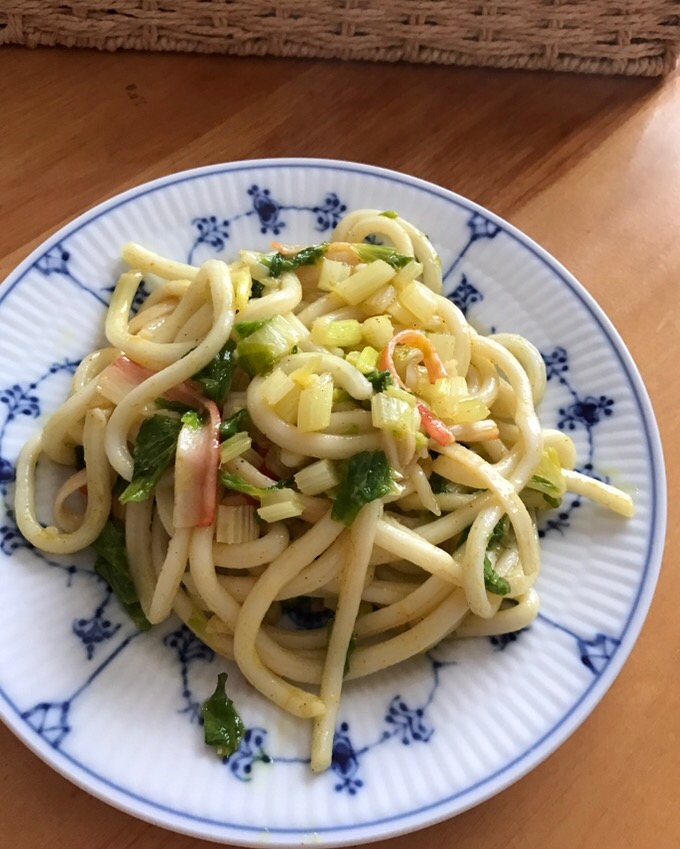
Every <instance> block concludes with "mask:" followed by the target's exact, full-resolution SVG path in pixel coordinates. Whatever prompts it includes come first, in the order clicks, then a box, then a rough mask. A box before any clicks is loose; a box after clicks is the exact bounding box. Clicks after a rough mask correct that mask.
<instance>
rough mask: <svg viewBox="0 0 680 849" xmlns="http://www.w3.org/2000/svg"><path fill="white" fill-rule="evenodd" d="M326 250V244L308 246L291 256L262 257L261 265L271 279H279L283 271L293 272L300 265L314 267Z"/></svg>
mask: <svg viewBox="0 0 680 849" xmlns="http://www.w3.org/2000/svg"><path fill="white" fill-rule="evenodd" d="M327 250H328V243H327V242H324V243H323V244H321V245H310V246H309V247H307V248H303V249H302V250H301V251H298V252H297V253H296V254H292V255H291V256H286V255H285V254H282V253H275V254H274V255H273V256H263V257H262V264H263V265H265V266H266V267H267V268H268V269H269V273H270V274H271V276H272V277H280V276H281V275H282V274H283V272H284V271H295V269H296V268H299V267H300V266H301V265H314V264H315V263H317V262H318V261H319V260H320V259H321V257H322V256H323V255H324V254H325V253H326V251H327Z"/></svg>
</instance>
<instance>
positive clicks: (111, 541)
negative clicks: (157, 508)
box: [92, 519, 151, 631]
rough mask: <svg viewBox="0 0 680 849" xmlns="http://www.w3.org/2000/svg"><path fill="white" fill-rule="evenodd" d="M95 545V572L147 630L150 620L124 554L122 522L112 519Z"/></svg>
mask: <svg viewBox="0 0 680 849" xmlns="http://www.w3.org/2000/svg"><path fill="white" fill-rule="evenodd" d="M92 548H94V550H95V551H96V552H97V559H96V561H95V564H94V570H95V572H96V573H97V574H98V575H99V577H100V578H101V579H102V580H104V581H106V583H107V584H108V585H109V586H110V587H111V589H112V590H113V592H114V593H115V595H116V598H117V599H118V601H119V602H120V603H121V605H122V607H123V608H124V609H125V612H126V613H127V614H128V616H129V617H130V619H132V621H133V622H134V623H135V625H136V626H137V627H138V628H139V630H140V631H148V630H149V628H151V623H150V622H149V620H148V619H147V618H146V616H145V615H144V611H143V610H142V605H141V604H140V603H139V596H138V595H137V590H136V589H135V584H134V581H133V580H132V575H131V574H130V567H129V565H128V561H127V555H126V554H125V531H124V530H123V527H122V525H119V524H118V523H117V522H114V521H113V520H112V519H109V521H108V522H107V523H106V524H105V525H104V528H103V530H102V532H101V533H100V534H99V536H98V537H97V539H96V540H95V541H94V542H93V543H92Z"/></svg>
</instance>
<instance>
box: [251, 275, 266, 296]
mask: <svg viewBox="0 0 680 849" xmlns="http://www.w3.org/2000/svg"><path fill="white" fill-rule="evenodd" d="M263 292H264V283H260V281H259V280H253V285H252V287H251V289H250V300H251V301H253V300H255V299H257V298H261V297H262V293H263Z"/></svg>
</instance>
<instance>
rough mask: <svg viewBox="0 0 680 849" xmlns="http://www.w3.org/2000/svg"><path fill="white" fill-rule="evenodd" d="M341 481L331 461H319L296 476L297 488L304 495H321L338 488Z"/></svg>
mask: <svg viewBox="0 0 680 849" xmlns="http://www.w3.org/2000/svg"><path fill="white" fill-rule="evenodd" d="M339 481H340V478H339V477H338V473H337V472H336V470H335V466H334V465H333V463H331V461H330V460H319V461H318V462H317V463H312V464H311V465H309V466H306V467H305V468H304V469H302V470H301V471H299V472H298V473H297V474H296V475H295V483H296V484H297V488H298V489H299V490H300V492H301V493H303V495H319V494H320V493H322V492H328V490H329V489H333V487H335V486H337V485H338V483H339Z"/></svg>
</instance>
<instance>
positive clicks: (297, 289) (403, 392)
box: [16, 210, 633, 771]
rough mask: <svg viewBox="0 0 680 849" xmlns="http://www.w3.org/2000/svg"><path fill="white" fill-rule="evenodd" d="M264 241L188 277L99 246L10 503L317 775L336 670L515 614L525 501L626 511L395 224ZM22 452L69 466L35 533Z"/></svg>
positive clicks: (501, 627) (345, 225)
mask: <svg viewBox="0 0 680 849" xmlns="http://www.w3.org/2000/svg"><path fill="white" fill-rule="evenodd" d="M367 237H371V238H370V239H369V241H368V242H367V241H366V239H367ZM375 242H382V246H381V245H380V244H374V243H375ZM274 247H275V248H276V250H275V252H272V253H267V254H260V253H256V252H253V251H247V250H245V251H242V252H241V254H240V257H239V259H237V260H236V261H235V262H232V263H231V264H228V263H226V262H223V261H221V260H217V259H211V260H209V261H207V262H205V263H204V264H203V265H202V266H201V267H200V268H198V267H194V266H191V265H185V264H182V263H178V262H174V261H172V260H169V259H165V258H164V257H161V256H158V255H156V254H153V253H151V252H150V251H148V250H146V249H145V248H143V247H141V246H139V245H136V244H128V245H126V246H125V247H124V248H123V251H122V255H123V259H124V260H125V261H126V262H127V264H128V265H129V267H130V269H131V270H130V271H128V272H126V273H124V274H123V275H122V276H121V278H120V280H119V282H118V285H117V286H116V288H115V292H114V294H113V298H112V301H111V305H110V307H109V309H108V312H107V315H106V325H105V331H106V338H107V340H108V347H105V348H102V349H101V350H98V351H95V352H93V353H91V354H90V355H89V356H87V357H85V359H83V361H82V362H81V363H80V365H79V367H78V369H77V371H76V373H75V376H74V378H73V385H72V391H71V394H70V396H69V398H68V400H67V401H65V403H64V404H63V405H62V406H61V407H60V408H59V409H58V410H57V412H56V413H54V415H53V416H52V418H51V419H50V420H49V421H48V422H47V424H46V425H45V427H44V428H43V429H42V431H41V432H39V433H37V434H36V435H35V436H33V437H32V438H31V439H30V440H29V441H28V443H27V444H26V446H25V447H24V449H23V451H22V453H21V457H20V459H19V463H18V469H17V489H16V512H17V519H18V523H19V527H20V528H21V531H22V532H23V534H24V535H25V536H26V538H27V539H28V540H30V542H31V543H33V544H34V545H35V546H36V547H38V548H40V549H42V550H44V551H47V552H53V553H57V554H70V553H73V552H76V551H79V550H80V549H83V548H85V547H87V546H89V545H92V544H94V545H95V548H96V549H97V552H98V554H100V555H101V554H102V552H103V554H104V560H106V557H107V554H106V548H107V545H113V542H112V540H114V539H115V533H116V532H118V533H119V534H120V538H121V539H123V538H124V546H122V547H121V551H120V552H119V553H118V561H117V563H118V565H119V566H120V561H121V559H122V561H123V569H126V568H128V567H129V572H130V574H131V577H132V580H133V582H134V587H133V588H132V590H133V594H134V593H136V599H138V603H139V605H141V608H140V611H141V612H140V615H141V617H142V619H143V620H144V622H145V623H147V622H148V623H151V624H152V625H153V624H156V623H159V622H162V621H163V620H164V619H166V618H167V617H168V616H170V615H171V614H172V612H173V611H174V613H175V614H177V616H179V618H180V619H181V620H183V622H184V623H186V625H187V626H188V627H189V628H191V629H192V630H193V631H194V633H196V635H197V636H198V637H199V638H200V639H201V640H203V641H204V642H205V643H207V644H208V645H209V646H210V647H212V648H213V649H214V650H215V651H216V652H219V653H220V654H221V655H223V656H224V657H226V658H228V659H230V660H234V661H235V662H236V663H237V664H238V667H239V669H240V670H241V672H242V673H243V675H244V676H245V677H246V678H247V679H248V681H249V682H250V683H251V684H252V685H253V686H254V687H255V688H256V689H257V690H259V691H260V693H262V694H263V695H264V696H265V697H266V698H268V699H270V700H271V701H273V702H275V703H276V704H277V705H278V706H279V707H281V708H283V709H284V710H285V711H288V712H289V713H291V714H293V715H295V716H298V717H302V718H305V719H310V720H312V721H313V731H312V756H311V762H312V768H313V769H314V770H317V771H318V770H323V769H325V768H327V767H328V766H329V764H330V760H331V754H332V742H333V733H334V729H335V722H336V716H337V711H338V704H339V699H340V693H341V689H342V686H343V682H344V681H345V680H352V679H355V678H360V677H363V676H366V675H371V674H373V673H375V672H378V671H380V670H382V669H386V668H387V667H390V666H393V665H395V664H398V663H400V662H402V661H404V660H406V659H408V658H410V657H413V656H414V655H417V654H419V653H421V652H424V651H426V650H428V649H430V648H431V647H432V646H434V645H435V644H436V643H438V642H439V641H440V640H442V639H444V638H446V637H475V636H482V635H487V636H488V635H493V634H500V633H507V632H511V631H515V630H518V629H520V628H523V627H525V626H526V625H528V624H529V623H530V622H531V621H532V620H533V619H534V617H535V616H536V614H537V611H538V608H539V598H538V594H537V592H536V590H535V588H534V584H535V581H536V578H537V577H538V573H539V564H540V552H539V545H538V534H537V520H536V517H537V514H538V513H539V512H540V511H541V510H546V509H551V508H553V507H556V506H558V505H559V502H560V499H561V498H562V496H563V495H564V493H565V492H566V491H571V492H574V493H578V494H581V495H584V496H587V497H589V498H592V499H594V500H595V501H598V502H600V503H601V504H603V505H605V506H606V507H608V508H611V509H612V510H615V511H617V512H618V513H621V514H623V515H625V516H630V515H632V512H633V505H632V501H631V499H630V498H629V497H628V496H627V495H626V494H624V493H623V492H621V491H619V490H617V489H615V488H613V487H611V486H609V485H607V484H605V483H602V482H600V481H597V480H595V479H593V478H591V477H586V476H584V475H583V474H581V473H579V472H576V471H574V466H575V463H576V452H575V448H574V445H573V443H572V441H571V440H570V439H569V438H568V437H567V436H566V435H565V434H564V433H562V432H560V431H557V430H550V429H544V428H542V427H541V424H540V423H539V420H538V417H537V414H536V405H537V404H538V403H539V401H540V400H541V397H542V395H543V392H544V388H545V368H544V364H543V360H542V358H541V356H540V354H539V352H538V351H537V350H536V348H534V346H533V345H532V344H531V343H530V342H528V341H527V340H526V339H524V338H522V337H521V336H518V335H514V334H510V333H498V334H493V335H491V336H483V335H480V333H478V332H476V331H475V330H474V329H473V328H472V327H471V326H470V324H469V323H468V322H467V320H466V318H465V316H464V315H463V313H462V312H461V311H460V310H459V309H458V308H457V307H456V306H455V305H454V304H453V303H452V302H451V301H450V300H448V299H447V298H446V297H444V296H443V295H442V294H441V292H442V276H441V263H440V261H439V257H438V256H437V254H436V252H435V250H434V248H433V247H432V245H431V244H430V242H429V241H428V239H427V238H426V237H425V236H424V235H423V233H421V232H420V231H419V230H418V229H417V228H416V227H414V226H413V225H412V224H410V223H409V222H407V221H405V220H404V219H402V218H401V217H399V216H397V215H396V214H395V213H380V212H379V211H377V210H359V211H356V212H353V213H351V214H349V215H347V216H346V217H345V218H344V219H343V220H341V221H340V223H339V224H338V226H337V228H336V230H335V232H334V233H333V236H332V241H331V242H329V243H325V244H323V245H316V246H306V247H305V246H283V245H275V246H274ZM143 275H144V276H145V279H147V280H154V281H155V286H154V287H153V290H152V293H151V294H150V295H149V296H148V297H146V299H145V300H144V302H143V303H142V305H141V307H140V308H139V310H138V311H137V312H136V313H134V311H133V301H134V299H135V295H136V294H137V292H138V289H139V286H140V284H141V283H142V280H143ZM244 411H245V412H244ZM43 454H44V455H47V457H49V458H51V460H53V461H55V462H56V463H58V464H61V465H63V466H67V467H72V468H71V470H70V471H69V473H68V476H67V477H66V480H65V482H64V483H63V484H62V485H61V487H60V488H59V491H58V492H57V494H56V497H55V500H54V516H53V518H52V520H51V521H52V522H53V524H50V525H48V526H45V525H43V524H42V523H41V522H40V521H39V519H38V517H37V515H36V508H35V501H36V474H35V473H36V464H37V461H38V459H39V458H40V456H41V455H43ZM112 529H113V530H112ZM116 529H118V531H116ZM123 534H124V537H123ZM110 559H111V556H110ZM113 559H114V560H115V558H113ZM125 560H126V561H127V563H125ZM98 562H99V561H98ZM128 579H129V575H128ZM110 582H111V583H112V585H114V589H116V591H117V592H118V594H119V595H120V596H121V597H122V596H123V593H122V592H121V591H120V588H119V586H118V585H117V584H116V581H114V580H111V581H110ZM118 583H120V582H118ZM127 595H128V597H127V606H128V609H131V608H130V605H131V604H134V603H136V599H135V600H134V602H131V601H130V598H129V593H128V594H127ZM123 600H124V601H125V599H123ZM305 617H306V618H305ZM291 621H294V622H297V623H298V624H299V623H300V621H303V623H304V624H305V625H306V626H307V627H305V628H295V627H291ZM310 625H312V626H315V627H309V626H310Z"/></svg>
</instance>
